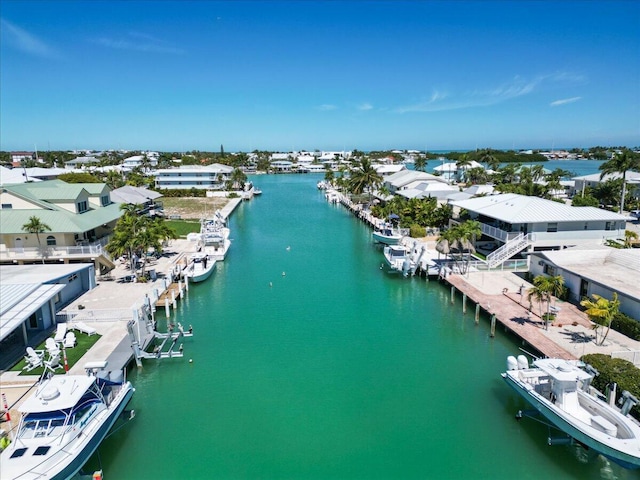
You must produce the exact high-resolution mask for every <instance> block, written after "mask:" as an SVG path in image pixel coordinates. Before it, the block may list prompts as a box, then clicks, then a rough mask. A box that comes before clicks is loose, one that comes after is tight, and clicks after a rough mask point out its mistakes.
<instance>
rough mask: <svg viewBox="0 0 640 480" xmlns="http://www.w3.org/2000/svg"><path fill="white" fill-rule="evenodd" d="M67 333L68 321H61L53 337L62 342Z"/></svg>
mask: <svg viewBox="0 0 640 480" xmlns="http://www.w3.org/2000/svg"><path fill="white" fill-rule="evenodd" d="M66 334H67V324H66V323H64V322H63V323H59V324H58V326H57V327H56V334H55V336H54V337H53V339H54V340H55V341H56V342H57V343H60V342H62V341H63V340H64V336H65V335H66Z"/></svg>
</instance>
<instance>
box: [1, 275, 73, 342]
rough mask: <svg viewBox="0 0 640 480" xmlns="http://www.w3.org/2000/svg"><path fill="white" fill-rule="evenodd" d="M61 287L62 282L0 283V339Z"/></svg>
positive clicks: (62, 286) (47, 300)
mask: <svg viewBox="0 0 640 480" xmlns="http://www.w3.org/2000/svg"><path fill="white" fill-rule="evenodd" d="M63 288H64V285H63V284H48V285H38V284H33V283H31V284H29V283H26V284H14V285H5V284H0V341H1V340H4V338H5V337H7V336H8V335H9V334H10V333H11V332H13V331H14V330H15V329H16V328H18V327H19V326H20V324H21V323H22V322H24V321H25V320H26V319H27V318H29V316H31V314H33V313H34V312H36V311H38V309H40V308H41V307H42V306H43V305H45V304H46V303H47V302H49V300H51V299H52V298H53V297H54V296H55V295H56V294H57V293H58V292H59V291H60V290H62V289H63Z"/></svg>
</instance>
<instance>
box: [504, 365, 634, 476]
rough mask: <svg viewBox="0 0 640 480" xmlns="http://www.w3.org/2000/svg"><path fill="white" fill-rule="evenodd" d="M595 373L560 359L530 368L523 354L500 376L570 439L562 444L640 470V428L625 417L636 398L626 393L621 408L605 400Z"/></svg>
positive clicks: (632, 420) (585, 366) (550, 441)
mask: <svg viewBox="0 0 640 480" xmlns="http://www.w3.org/2000/svg"><path fill="white" fill-rule="evenodd" d="M596 374H597V372H596V371H595V369H593V368H591V367H590V366H588V365H585V364H584V363H582V362H579V361H569V360H562V359H556V358H545V359H538V360H535V361H534V362H533V365H532V366H531V367H529V365H528V361H527V358H526V357H525V356H524V355H520V356H518V358H517V359H516V358H515V357H513V356H510V357H508V358H507V371H506V372H505V373H503V374H502V378H504V380H505V381H506V382H507V384H508V385H509V386H511V387H512V388H513V389H514V390H515V391H516V392H518V393H519V394H520V395H521V396H522V397H524V399H525V400H527V402H529V403H530V404H531V405H532V406H533V407H534V408H535V409H536V410H537V412H539V413H540V414H541V415H542V416H543V417H545V418H546V419H547V420H548V421H549V422H550V423H551V424H552V425H553V426H554V427H555V428H557V429H558V430H560V431H562V432H564V433H565V434H566V435H567V436H568V437H567V438H565V439H561V440H567V439H568V440H570V441H573V440H575V441H576V442H578V443H580V444H582V445H584V446H585V447H587V448H590V449H592V450H593V451H595V452H598V453H600V454H602V455H604V456H605V457H606V458H608V459H610V460H612V461H613V462H615V463H617V464H619V465H621V466H623V467H625V468H630V469H631V468H633V469H635V468H640V426H639V425H638V423H637V422H636V421H635V420H634V419H632V418H631V417H629V416H627V414H628V413H629V410H630V409H631V407H632V406H633V405H634V404H635V403H637V401H638V400H637V399H636V398H635V397H633V395H631V394H629V393H628V392H626V391H625V392H623V394H622V399H623V402H624V404H623V406H622V408H621V409H618V408H617V407H615V404H614V402H611V404H610V403H607V402H605V401H603V400H602V399H601V398H599V397H598V396H597V395H594V394H592V387H591V385H590V384H591V380H592V379H593V378H594V376H595V375H596ZM571 439H573V440H571ZM553 443H556V442H555V439H552V438H549V444H553ZM565 443H566V442H565Z"/></svg>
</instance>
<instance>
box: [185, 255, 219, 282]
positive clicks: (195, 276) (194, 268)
mask: <svg viewBox="0 0 640 480" xmlns="http://www.w3.org/2000/svg"><path fill="white" fill-rule="evenodd" d="M215 268H216V260H215V259H214V258H211V257H210V256H209V255H207V254H206V253H195V254H193V255H192V256H191V261H190V262H189V265H188V266H187V268H186V270H185V271H184V275H185V276H186V277H188V278H189V281H190V282H193V283H198V282H204V281H205V280H206V279H207V278H209V277H210V276H211V273H213V271H214V270H215Z"/></svg>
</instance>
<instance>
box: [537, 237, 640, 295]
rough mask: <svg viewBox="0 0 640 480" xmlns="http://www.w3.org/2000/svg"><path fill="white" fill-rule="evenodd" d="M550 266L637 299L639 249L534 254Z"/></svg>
mask: <svg viewBox="0 0 640 480" xmlns="http://www.w3.org/2000/svg"><path fill="white" fill-rule="evenodd" d="M533 255H534V256H537V257H542V258H546V259H547V260H549V261H550V262H552V263H553V264H554V265H557V266H558V267H560V268H562V269H564V270H567V271H569V272H572V273H574V274H576V275H578V276H580V277H582V278H585V279H587V280H589V281H591V282H595V283H598V284H601V285H607V286H608V287H610V288H612V289H613V290H616V291H617V292H620V293H623V294H625V295H628V296H630V297H632V298H637V299H640V287H639V286H638V283H637V282H633V281H630V279H633V278H640V249H637V248H623V249H618V248H611V247H606V246H603V245H602V246H590V247H573V248H566V249H564V250H553V251H543V252H535V253H534V254H533Z"/></svg>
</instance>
